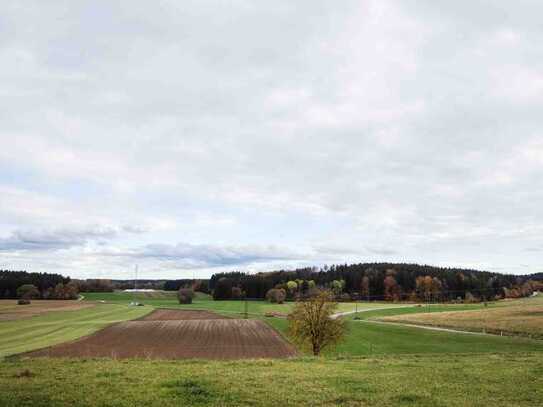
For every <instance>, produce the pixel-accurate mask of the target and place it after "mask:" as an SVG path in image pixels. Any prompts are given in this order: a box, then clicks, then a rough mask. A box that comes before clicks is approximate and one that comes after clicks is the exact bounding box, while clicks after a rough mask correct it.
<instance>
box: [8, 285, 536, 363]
mask: <svg viewBox="0 0 543 407" xmlns="http://www.w3.org/2000/svg"><path fill="white" fill-rule="evenodd" d="M153 294H154V296H153V297H148V298H147V300H145V301H144V302H145V303H146V304H148V305H147V306H145V307H133V308H132V307H127V304H128V303H129V302H130V301H132V299H133V296H132V294H130V293H123V292H115V293H86V294H84V295H85V298H86V299H87V300H95V301H96V300H104V301H108V303H107V304H98V305H97V306H96V307H94V308H89V309H84V310H79V311H66V312H60V311H59V312H55V313H50V314H46V315H42V316H38V317H33V318H30V319H27V320H20V321H9V322H1V323H0V328H1V329H0V357H1V356H6V355H10V354H15V353H20V352H25V351H29V350H33V349H38V348H41V347H45V346H50V345H53V344H57V343H61V342H64V341H68V340H73V339H76V338H78V337H81V336H84V335H88V334H90V333H92V332H94V331H96V330H98V329H100V328H102V327H104V326H106V325H108V324H110V323H113V322H116V321H121V320H128V319H133V318H137V317H139V316H141V315H144V314H146V313H148V312H150V311H151V310H152V309H154V308H155V307H168V308H181V309H186V308H189V309H208V310H212V311H215V312H219V313H223V314H226V315H236V314H239V313H242V312H243V305H244V304H243V301H213V300H212V299H210V297H208V296H200V297H199V298H196V300H195V302H194V303H193V304H191V305H179V304H178V303H177V301H176V299H175V293H170V292H166V293H153ZM136 298H137V299H138V300H140V298H143V295H138V296H137V297H136ZM511 304H513V305H514V303H511ZM292 305H293V304H292V303H285V304H281V305H278V304H269V303H267V302H264V301H249V312H250V313H251V314H253V315H252V316H253V317H254V316H256V317H258V318H262V319H264V320H265V321H266V322H267V323H269V324H270V325H271V326H273V327H274V328H276V329H277V330H279V331H280V332H282V333H283V334H284V333H285V332H286V328H287V321H286V320H285V319H281V318H264V313H265V312H269V311H278V312H282V313H288V312H289V310H290V309H291V307H292ZM383 307H391V308H385V309H382V308H383ZM481 307H482V305H479V304H468V305H462V304H460V305H432V306H430V307H411V306H410V307H405V306H404V307H402V306H401V304H400V305H399V304H386V303H366V304H363V303H359V304H358V309H359V311H361V312H360V313H359V314H358V317H359V318H361V319H362V320H368V319H372V318H377V317H383V316H391V315H395V316H401V315H407V314H413V313H420V312H430V313H431V314H432V315H439V314H440V313H441V312H443V311H450V310H451V309H454V310H466V309H472V310H473V309H477V308H481ZM353 309H354V304H352V303H341V304H339V310H340V311H349V310H353ZM496 309H498V307H496ZM504 309H505V308H504ZM353 318H354V315H353V314H351V315H349V316H347V317H346V319H347V324H348V328H349V332H348V334H347V336H346V338H345V341H344V342H343V343H341V344H340V345H339V346H338V347H337V348H336V349H334V350H332V351H329V352H328V353H327V356H346V355H351V356H352V355H355V356H365V355H380V354H426V353H478V352H527V351H540V350H543V342H540V341H532V340H526V339H517V338H508V337H503V338H502V337H494V336H481V335H468V334H453V333H448V332H438V331H429V330H423V329H419V328H411V327H402V326H394V325H384V324H373V323H370V322H363V321H354V320H353Z"/></svg>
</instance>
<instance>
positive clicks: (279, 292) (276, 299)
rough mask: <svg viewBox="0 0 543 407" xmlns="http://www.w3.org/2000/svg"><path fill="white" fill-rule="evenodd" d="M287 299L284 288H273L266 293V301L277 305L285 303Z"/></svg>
mask: <svg viewBox="0 0 543 407" xmlns="http://www.w3.org/2000/svg"><path fill="white" fill-rule="evenodd" d="M286 297H287V293H286V292H285V290H284V289H282V288H272V289H271V290H268V292H267V293H266V299H267V300H268V301H269V302H271V303H275V304H282V303H283V302H285V298H286Z"/></svg>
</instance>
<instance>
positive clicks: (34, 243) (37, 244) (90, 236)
mask: <svg viewBox="0 0 543 407" xmlns="http://www.w3.org/2000/svg"><path fill="white" fill-rule="evenodd" d="M120 230H122V231H125V232H129V233H141V230H140V229H138V228H136V227H127V226H124V227H122V228H114V227H102V226H96V225H92V226H87V227H83V228H64V229H54V230H15V231H14V232H12V233H11V234H10V235H9V236H8V237H5V238H0V251H15V252H16V251H48V250H61V249H69V248H72V247H74V246H83V245H85V244H87V243H88V242H90V241H98V243H101V244H107V243H106V242H105V241H106V240H110V239H113V238H115V237H117V236H119V234H120Z"/></svg>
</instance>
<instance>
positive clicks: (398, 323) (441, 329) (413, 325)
mask: <svg viewBox="0 0 543 407" xmlns="http://www.w3.org/2000/svg"><path fill="white" fill-rule="evenodd" d="M356 322H366V323H370V324H383V325H397V326H404V327H408V328H420V329H427V330H430V331H442V332H452V333H458V334H468V335H493V334H489V333H485V332H471V331H460V330H457V329H450V328H440V327H437V326H428V325H415V324H405V323H401V322H385V321H373V320H367V319H361V320H358V321H356ZM495 336H499V335H495Z"/></svg>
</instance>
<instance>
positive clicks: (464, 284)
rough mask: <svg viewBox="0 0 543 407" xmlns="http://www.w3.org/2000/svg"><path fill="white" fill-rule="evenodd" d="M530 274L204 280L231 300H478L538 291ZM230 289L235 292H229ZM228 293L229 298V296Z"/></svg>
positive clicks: (423, 272)
mask: <svg viewBox="0 0 543 407" xmlns="http://www.w3.org/2000/svg"><path fill="white" fill-rule="evenodd" d="M532 280H533V279H532V278H531V277H530V276H515V275H507V274H498V273H491V272H487V271H478V270H469V269H458V268H441V267H433V266H428V265H418V264H398V263H360V264H352V265H346V264H345V265H333V266H330V267H327V266H325V267H323V268H321V269H317V268H302V269H296V270H292V271H286V270H280V271H274V272H267V273H258V274H246V273H242V272H231V273H217V274H214V275H213V276H212V277H211V279H210V281H209V290H211V291H212V292H214V297H215V299H226V298H232V297H233V296H234V297H235V296H236V293H238V292H239V291H241V293H242V294H241V295H242V296H244V297H245V298H265V297H266V294H267V293H268V291H269V290H270V289H272V288H276V289H284V290H285V292H286V294H287V296H288V297H290V298H296V297H300V296H303V295H305V294H307V293H309V292H310V291H311V290H312V289H314V288H316V287H320V288H329V289H331V290H332V291H334V292H335V293H336V294H337V296H338V297H340V298H343V299H346V300H347V299H353V298H360V299H372V300H408V299H413V300H422V299H432V300H447V301H450V300H466V299H468V300H481V299H491V298H496V297H520V296H526V295H530V294H531V293H532V292H533V291H534V289H540V285H541V284H540V283H535V282H532ZM232 288H239V290H234V291H232ZM232 292H234V294H232Z"/></svg>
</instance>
